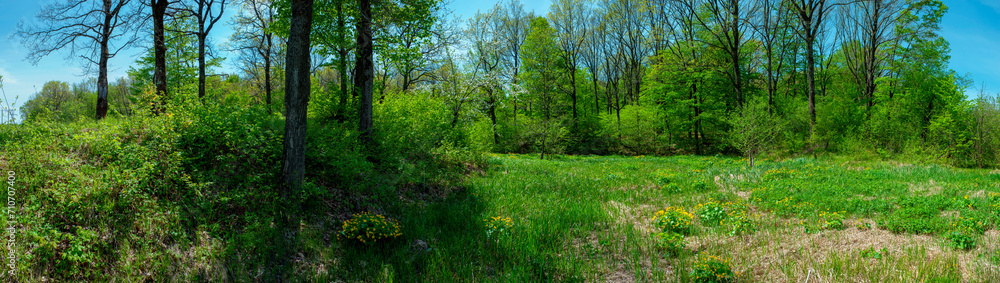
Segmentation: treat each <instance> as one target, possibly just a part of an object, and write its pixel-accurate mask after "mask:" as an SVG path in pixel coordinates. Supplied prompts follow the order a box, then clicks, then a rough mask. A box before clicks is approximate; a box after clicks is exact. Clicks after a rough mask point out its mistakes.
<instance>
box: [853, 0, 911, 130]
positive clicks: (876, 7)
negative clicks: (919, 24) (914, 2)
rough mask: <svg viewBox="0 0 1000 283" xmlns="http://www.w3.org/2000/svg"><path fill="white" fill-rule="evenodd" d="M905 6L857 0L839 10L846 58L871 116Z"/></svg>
mask: <svg viewBox="0 0 1000 283" xmlns="http://www.w3.org/2000/svg"><path fill="white" fill-rule="evenodd" d="M903 9H904V6H903V2H902V0H869V1H856V2H852V3H847V4H845V5H843V6H841V9H839V10H840V11H841V16H840V17H839V21H838V23H839V24H838V25H837V31H838V34H839V35H840V37H841V38H840V41H841V42H843V48H842V50H843V53H844V59H845V61H846V63H847V68H848V70H849V71H850V74H851V76H852V77H853V79H854V82H855V83H857V84H858V86H860V87H861V97H860V100H861V101H864V102H865V104H867V108H866V110H865V112H866V114H868V115H871V108H872V106H874V103H875V99H873V96H874V95H875V85H876V84H875V81H876V80H877V79H878V78H880V77H882V76H883V75H885V72H886V69H887V67H888V62H887V60H889V59H890V58H891V56H890V53H889V51H890V50H889V49H890V48H889V47H890V45H892V44H894V43H896V42H897V39H896V35H895V34H894V32H893V31H894V27H895V26H896V23H897V21H898V19H899V17H900V16H901V15H904V14H903V13H902V11H903Z"/></svg>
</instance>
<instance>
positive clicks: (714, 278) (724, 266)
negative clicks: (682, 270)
mask: <svg viewBox="0 0 1000 283" xmlns="http://www.w3.org/2000/svg"><path fill="white" fill-rule="evenodd" d="M736 275H737V274H736V273H734V272H733V270H732V268H730V267H729V260H727V259H720V258H718V257H716V256H707V257H703V258H701V259H700V260H698V262H697V263H695V264H694V270H692V271H691V277H692V278H693V281H694V282H713V283H723V282H735V281H736Z"/></svg>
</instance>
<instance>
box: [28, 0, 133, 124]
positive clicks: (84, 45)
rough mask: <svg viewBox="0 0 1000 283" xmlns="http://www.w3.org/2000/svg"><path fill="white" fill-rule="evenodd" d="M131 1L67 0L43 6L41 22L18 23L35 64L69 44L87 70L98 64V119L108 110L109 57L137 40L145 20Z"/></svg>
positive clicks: (39, 14) (29, 58)
mask: <svg viewBox="0 0 1000 283" xmlns="http://www.w3.org/2000/svg"><path fill="white" fill-rule="evenodd" d="M130 3H131V0H118V1H113V0H103V1H84V0H66V1H63V2H56V3H52V4H48V5H46V6H45V7H44V8H42V11H41V12H39V13H38V14H37V15H36V17H37V19H38V20H39V21H41V23H40V24H38V25H36V24H30V23H27V22H25V21H23V20H22V21H21V22H20V23H18V25H17V32H16V33H15V36H17V37H20V38H21V43H22V44H24V45H25V46H27V47H28V49H29V50H30V51H29V53H28V56H27V59H28V60H29V61H31V63H32V64H38V61H39V60H41V58H42V57H45V56H47V55H49V54H51V53H52V52H54V51H56V50H59V49H63V48H66V47H69V49H70V53H69V58H73V57H77V55H79V57H80V58H81V59H82V60H83V61H84V62H86V64H85V66H86V70H87V72H92V71H93V69H92V68H93V67H94V65H96V66H97V107H96V108H97V111H96V118H97V119H98V120H100V119H103V118H104V116H106V115H107V114H108V59H111V58H114V57H115V56H116V55H117V54H118V52H119V51H121V50H122V49H124V48H126V47H128V46H130V45H131V44H132V43H134V42H135V41H136V39H137V37H136V35H135V31H136V30H137V28H138V26H139V24H141V22H142V20H141V16H140V13H139V11H137V10H135V8H134V7H132V6H134V5H131V4H130ZM115 45H117V46H115ZM81 53H82V54H81ZM94 58H97V59H96V60H95V59H94Z"/></svg>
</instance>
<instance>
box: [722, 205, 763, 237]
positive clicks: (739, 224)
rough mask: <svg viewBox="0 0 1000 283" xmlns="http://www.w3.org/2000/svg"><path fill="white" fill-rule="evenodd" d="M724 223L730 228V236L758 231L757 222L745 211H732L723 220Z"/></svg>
mask: <svg viewBox="0 0 1000 283" xmlns="http://www.w3.org/2000/svg"><path fill="white" fill-rule="evenodd" d="M722 225H723V226H724V227H726V229H727V230H729V235H730V236H739V235H747V234H752V233H753V232H756V231H757V222H756V221H754V220H753V218H751V217H750V215H748V214H747V212H745V211H732V212H730V213H729V215H728V216H727V217H726V220H724V221H722Z"/></svg>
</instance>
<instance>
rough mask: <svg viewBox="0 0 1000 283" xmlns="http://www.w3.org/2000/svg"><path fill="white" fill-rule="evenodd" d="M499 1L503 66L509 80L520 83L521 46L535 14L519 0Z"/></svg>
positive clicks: (515, 104)
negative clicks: (527, 9) (526, 8)
mask: <svg viewBox="0 0 1000 283" xmlns="http://www.w3.org/2000/svg"><path fill="white" fill-rule="evenodd" d="M501 5H503V4H502V3H497V6H495V7H494V8H493V9H494V10H496V11H498V18H499V19H500V21H502V22H503V25H502V26H503V28H502V29H501V32H500V42H501V43H502V46H501V47H500V48H501V50H502V51H501V54H502V56H503V60H502V61H501V62H503V66H504V68H505V69H507V76H508V80H509V81H510V82H511V83H512V84H518V78H519V77H520V76H519V74H518V73H519V72H520V70H521V46H522V45H524V40H525V38H527V36H528V29H529V24H528V23H529V22H530V21H531V19H532V18H534V15H533V14H532V13H531V12H525V11H524V5H522V4H521V2H520V1H519V0H508V1H507V4H506V5H505V6H501ZM512 100H513V104H514V112H513V117H514V121H515V122H516V121H517V100H518V97H516V96H515V97H513V98H512Z"/></svg>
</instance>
